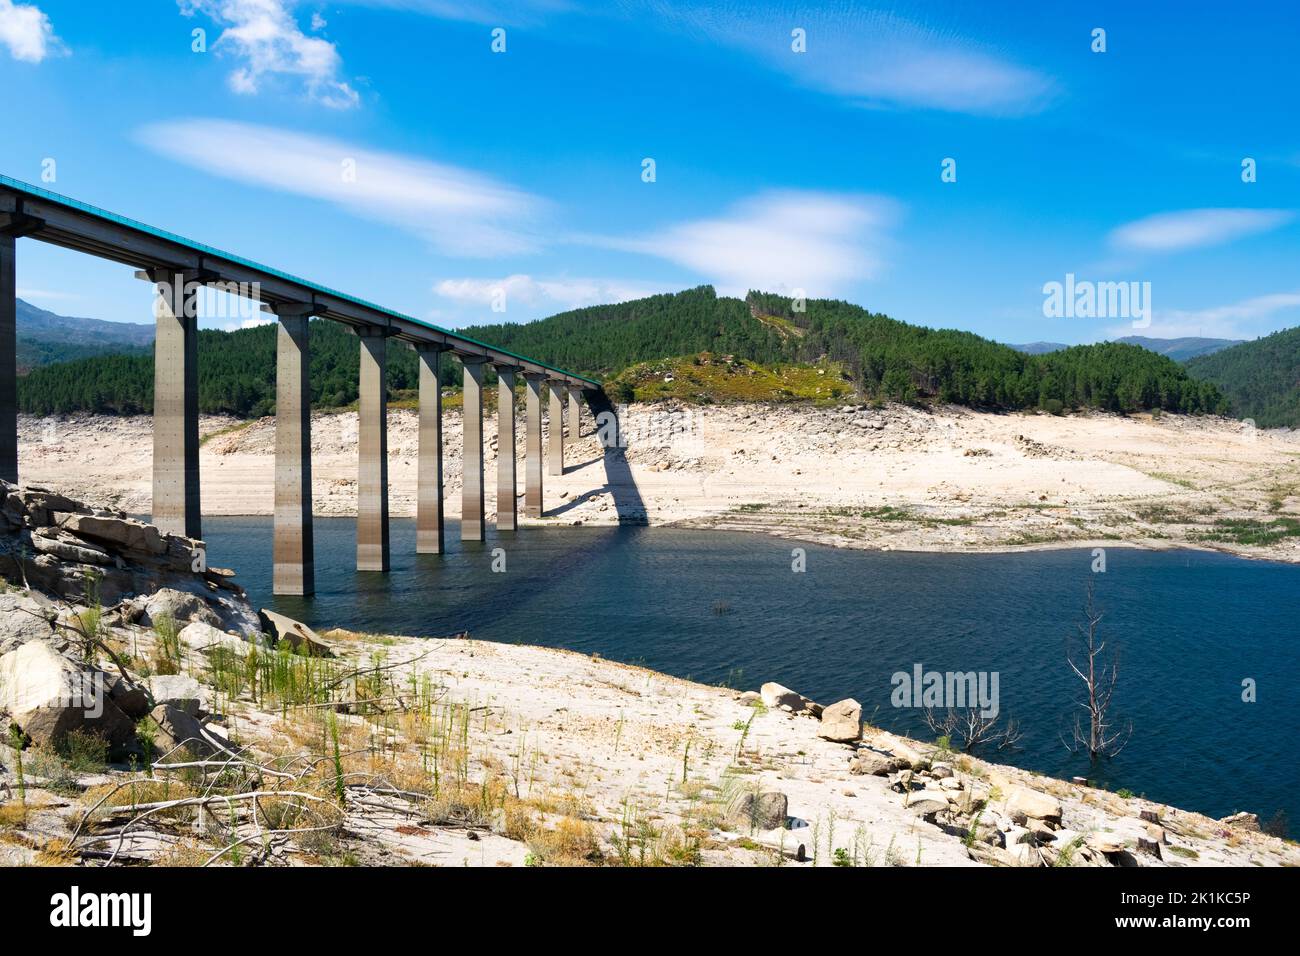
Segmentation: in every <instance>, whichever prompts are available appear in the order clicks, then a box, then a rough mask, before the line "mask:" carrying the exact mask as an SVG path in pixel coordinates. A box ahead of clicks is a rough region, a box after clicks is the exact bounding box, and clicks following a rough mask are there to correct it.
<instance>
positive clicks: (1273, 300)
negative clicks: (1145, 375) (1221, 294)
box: [1107, 291, 1300, 339]
mask: <svg viewBox="0 0 1300 956" xmlns="http://www.w3.org/2000/svg"><path fill="white" fill-rule="evenodd" d="M1288 312H1296V313H1297V317H1300V291H1296V292H1275V293H1272V294H1269V295H1259V296H1254V297H1253V298H1250V299H1243V300H1242V301H1240V302H1233V303H1230V304H1228V305H1218V306H1213V307H1211V308H1207V309H1157V310H1156V312H1155V315H1154V317H1153V318H1152V322H1151V327H1150V328H1149V329H1146V330H1144V331H1141V332H1140V333H1138V334H1142V335H1151V336H1154V337H1158V338H1169V339H1173V338H1181V337H1182V336H1198V337H1199V336H1205V337H1208V338H1217V339H1253V338H1256V337H1258V336H1260V335H1266V334H1267V333H1269V332H1273V331H1276V330H1277V329H1280V328H1286V327H1288V326H1289V325H1292V324H1295V323H1294V319H1293V320H1290V321H1277V319H1276V317H1277V316H1279V315H1285V314H1286V313H1288ZM1270 320H1271V321H1270ZM1107 334H1108V336H1110V337H1112V338H1118V337H1121V336H1125V335H1133V334H1135V332H1134V329H1133V328H1132V327H1131V326H1127V325H1126V326H1117V327H1115V328H1113V329H1110V330H1108V333H1107Z"/></svg>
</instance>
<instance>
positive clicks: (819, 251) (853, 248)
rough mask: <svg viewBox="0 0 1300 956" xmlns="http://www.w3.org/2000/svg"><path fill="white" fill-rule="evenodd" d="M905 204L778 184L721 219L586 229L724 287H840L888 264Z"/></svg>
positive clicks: (823, 291) (813, 291)
mask: <svg viewBox="0 0 1300 956" xmlns="http://www.w3.org/2000/svg"><path fill="white" fill-rule="evenodd" d="M897 214H898V206H897V204H896V203H894V202H893V201H892V200H889V199H886V198H884V197H881V196H868V195H859V194H838V193H823V192H799V191H775V192H766V193H762V194H760V195H758V196H754V197H752V198H750V199H747V200H745V201H744V202H741V203H738V204H737V205H736V206H734V207H733V208H732V209H731V210H730V211H729V212H728V214H726V215H724V216H721V217H718V218H714V219H699V220H695V221H692V222H685V223H680V224H678V225H675V226H670V227H668V228H666V229H662V230H660V231H658V232H654V233H651V234H649V235H646V236H641V237H633V238H616V237H586V238H585V241H588V242H592V243H595V244H598V245H603V246H607V247H609V248H613V249H622V250H625V251H628V252H638V253H643V254H645V255H651V256H656V257H658V258H661V259H666V260H668V261H669V262H674V263H676V264H678V265H680V266H684V267H686V268H688V269H690V270H691V271H692V272H695V273H696V274H698V275H700V276H701V277H703V278H705V279H706V280H708V281H710V282H712V283H714V284H715V285H717V286H718V288H719V289H720V290H721V291H723V292H725V293H732V294H734V293H744V292H745V291H747V290H749V289H766V290H769V291H775V292H780V291H785V292H793V291H795V290H802V291H803V292H804V293H806V294H807V295H810V296H825V295H835V294H838V293H840V292H842V291H844V290H845V288H846V287H847V286H848V285H849V284H850V283H853V282H857V281H860V280H863V279H871V278H874V277H875V276H876V275H878V274H879V272H880V270H881V268H882V258H881V254H882V250H883V247H884V245H885V244H886V243H887V241H888V236H887V231H888V229H889V227H890V226H891V225H892V224H893V222H894V220H895V219H896V218H897Z"/></svg>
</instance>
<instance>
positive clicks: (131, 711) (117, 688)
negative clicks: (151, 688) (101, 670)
mask: <svg viewBox="0 0 1300 956" xmlns="http://www.w3.org/2000/svg"><path fill="white" fill-rule="evenodd" d="M108 696H109V698H110V699H111V700H112V701H113V703H115V704H117V707H118V709H119V710H120V711H122V713H124V714H126V715H127V716H128V717H130V718H131V719H132V720H139V719H140V718H141V717H143V716H144V715H145V714H147V713H149V707H150V704H149V694H148V692H146V691H145V689H144V688H143V687H141V686H140V685H139V684H136V683H133V682H132V681H129V680H127V679H126V678H124V677H122V676H121V675H120V674H119V675H118V676H117V677H112V676H110V677H109V678H108Z"/></svg>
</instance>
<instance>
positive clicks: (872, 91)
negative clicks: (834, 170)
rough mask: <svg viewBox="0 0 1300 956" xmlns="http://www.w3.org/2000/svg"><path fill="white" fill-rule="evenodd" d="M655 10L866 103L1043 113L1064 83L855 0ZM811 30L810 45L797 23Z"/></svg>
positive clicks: (659, 2) (651, 6) (658, 16)
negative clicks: (829, 5)
mask: <svg viewBox="0 0 1300 956" xmlns="http://www.w3.org/2000/svg"><path fill="white" fill-rule="evenodd" d="M644 6H645V7H646V8H647V12H646V15H648V16H649V17H651V18H653V19H654V20H657V21H659V22H664V23H668V24H675V25H676V26H677V27H678V28H680V29H684V30H686V31H687V32H689V33H692V34H695V35H698V36H702V37H703V38H704V39H705V40H707V41H708V42H710V43H716V44H725V45H727V46H730V47H733V48H736V49H739V50H742V51H744V52H746V53H748V54H750V55H751V56H753V57H754V58H755V59H757V60H758V61H759V62H761V63H762V64H763V65H764V66H767V67H770V68H774V69H777V70H780V71H782V72H784V73H786V74H788V75H790V76H792V77H794V78H795V79H796V80H797V81H798V82H800V83H802V84H804V85H805V86H808V87H810V88H813V89H817V90H821V91H822V92H825V93H830V94H833V95H835V96H842V97H845V98H847V99H849V100H852V101H854V102H857V103H860V104H862V105H867V106H893V107H899V106H901V107H920V108H924V109H936V110H945V111H949V112H957V113H973V114H979V115H995V116H1017V115H1024V114H1029V113H1036V112H1039V111H1040V110H1042V109H1043V108H1044V107H1046V106H1047V105H1048V103H1049V102H1050V101H1051V99H1052V98H1053V96H1054V95H1055V94H1056V89H1057V83H1056V81H1055V80H1054V79H1052V78H1051V77H1050V76H1048V75H1046V74H1044V73H1041V72H1039V71H1037V70H1034V69H1031V68H1028V67H1024V66H1020V65H1018V64H1016V63H1014V62H1012V61H1011V60H1009V59H1007V58H1005V57H1004V56H1001V55H999V54H998V53H997V52H995V51H993V50H991V49H988V48H986V47H985V46H983V45H981V44H979V43H977V42H975V41H973V40H970V39H968V38H966V37H962V36H959V35H958V34H957V33H956V32H955V31H954V30H951V29H940V28H936V27H932V26H929V25H924V24H920V23H915V22H912V21H909V20H906V19H903V18H901V17H899V16H896V15H895V14H892V13H888V12H885V11H879V10H875V11H873V10H864V9H861V8H858V7H854V6H851V5H847V4H841V5H840V6H838V7H836V8H834V9H829V10H819V11H818V10H799V11H797V12H796V11H795V10H792V9H790V8H788V7H771V6H769V7H766V8H756V7H750V6H738V5H734V4H733V5H725V6H722V7H721V8H718V7H701V6H692V7H679V6H677V5H676V4H671V3H667V2H663V0H646V2H645V4H644ZM796 27H797V28H801V29H803V30H804V31H805V36H806V42H807V48H806V52H804V53H795V52H793V51H792V49H791V42H792V37H791V31H792V30H793V29H795V28H796Z"/></svg>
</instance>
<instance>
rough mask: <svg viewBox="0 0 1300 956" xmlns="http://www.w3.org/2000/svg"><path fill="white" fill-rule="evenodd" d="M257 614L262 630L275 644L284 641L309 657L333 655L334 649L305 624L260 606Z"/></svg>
mask: <svg viewBox="0 0 1300 956" xmlns="http://www.w3.org/2000/svg"><path fill="white" fill-rule="evenodd" d="M258 616H259V617H260V618H261V622H262V630H263V631H265V632H266V633H267V635H268V636H269V637H271V638H272V639H273V640H274V641H275V642H276V643H277V644H278V643H279V642H280V641H286V642H288V644H289V646H290V647H292V648H293V649H294V650H295V651H297V652H298V653H299V654H307V655H309V656H311V657H333V656H334V649H333V648H332V647H330V645H329V643H328V642H327V641H326V640H325V639H324V638H322V637H321V636H320V635H319V634H317V633H316V632H315V631H313V630H312V629H311V628H310V627H308V626H307V625H306V624H303V623H301V622H300V621H295V620H294V619H293V618H291V617H285V616H284V615H283V614H277V613H276V612H275V611H268V610H267V609H266V608H262V610H261V611H260V612H258Z"/></svg>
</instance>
